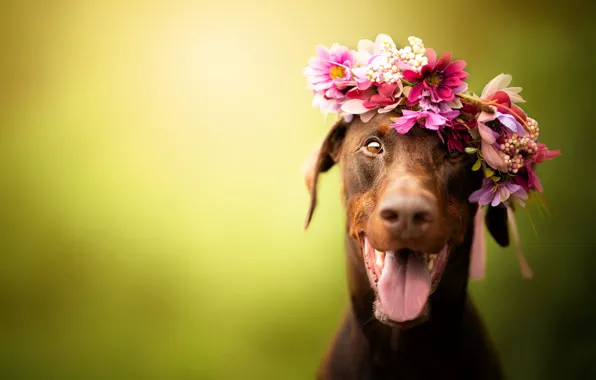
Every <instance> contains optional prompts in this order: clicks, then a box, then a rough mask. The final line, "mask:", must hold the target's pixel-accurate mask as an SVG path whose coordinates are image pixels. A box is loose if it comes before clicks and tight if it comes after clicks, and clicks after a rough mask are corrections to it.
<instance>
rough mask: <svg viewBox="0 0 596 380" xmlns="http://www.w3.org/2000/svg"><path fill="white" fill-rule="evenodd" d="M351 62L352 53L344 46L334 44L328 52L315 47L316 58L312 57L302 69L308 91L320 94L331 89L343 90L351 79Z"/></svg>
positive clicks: (322, 47) (352, 58)
mask: <svg viewBox="0 0 596 380" xmlns="http://www.w3.org/2000/svg"><path fill="white" fill-rule="evenodd" d="M353 61H354V57H353V52H352V51H351V50H350V49H348V48H347V47H346V46H342V45H338V44H334V45H332V46H331V48H329V50H327V48H326V47H324V46H321V45H319V46H317V56H316V57H312V58H311V59H310V61H309V62H308V67H307V68H306V69H304V75H306V77H307V78H308V84H309V87H310V89H312V90H313V91H314V92H316V93H321V92H323V91H326V90H328V89H330V88H333V87H335V88H338V89H342V88H344V87H345V86H346V84H347V83H346V82H348V81H349V80H350V79H351V76H352V73H351V68H352V62H353Z"/></svg>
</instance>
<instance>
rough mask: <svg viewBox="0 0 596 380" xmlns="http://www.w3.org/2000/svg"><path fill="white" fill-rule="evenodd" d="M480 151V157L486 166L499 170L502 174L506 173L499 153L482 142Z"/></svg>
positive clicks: (505, 166)
mask: <svg viewBox="0 0 596 380" xmlns="http://www.w3.org/2000/svg"><path fill="white" fill-rule="evenodd" d="M481 149H482V156H483V157H484V160H485V161H486V163H487V164H489V165H490V166H491V167H492V168H493V169H499V170H500V171H502V172H504V173H505V172H507V165H505V160H504V159H503V157H501V155H500V154H499V152H497V150H496V149H495V148H494V147H493V146H492V145H491V144H489V143H487V142H486V141H484V140H482V143H481Z"/></svg>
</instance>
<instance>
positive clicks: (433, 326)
mask: <svg viewBox="0 0 596 380" xmlns="http://www.w3.org/2000/svg"><path fill="white" fill-rule="evenodd" d="M393 116H396V115H395V114H379V115H377V116H375V117H374V118H373V119H372V120H371V121H369V122H368V123H363V122H361V121H360V120H359V119H357V118H356V119H355V120H354V121H353V122H352V123H346V122H343V121H340V122H338V123H336V124H335V125H334V126H333V128H332V129H331V131H330V132H329V134H328V136H327V137H326V138H325V140H324V141H323V142H322V144H321V147H320V149H319V151H318V154H317V155H316V159H315V158H314V157H315V156H314V155H313V156H312V157H311V161H310V162H311V165H310V166H309V165H307V167H311V168H312V169H311V170H308V169H307V170H306V173H305V174H306V177H307V184H308V185H309V187H310V192H311V205H310V210H309V213H308V217H307V221H306V225H307V226H308V224H309V222H310V219H311V217H312V213H313V211H314V208H315V205H316V196H317V193H316V189H317V179H318V175H319V173H321V172H325V171H327V170H329V169H330V168H331V167H332V166H333V165H334V164H335V163H337V162H340V163H341V166H342V178H343V189H342V193H343V199H344V205H345V208H346V211H347V226H346V233H347V234H346V256H347V257H346V262H347V273H348V286H349V294H350V301H351V302H350V305H349V307H348V310H347V313H346V316H345V318H344V320H343V322H342V324H341V326H340V328H339V330H338V332H337V334H336V337H335V339H334V340H333V342H332V344H331V346H330V348H329V350H328V352H327V354H326V356H325V358H324V360H323V362H322V364H321V367H320V369H319V372H318V376H317V377H318V379H333V380H352V379H354V380H365V379H366V380H382V379H406V380H409V379H433V380H438V379H457V380H462V379H502V378H503V375H502V370H501V366H500V363H499V360H498V357H497V355H496V352H495V351H494V349H493V346H492V343H491V342H490V340H489V338H488V337H487V334H486V331H485V328H484V326H483V324H482V322H481V320H480V318H479V317H478V315H477V313H476V311H475V309H474V306H473V305H472V303H471V301H470V299H469V298H468V295H467V284H468V269H469V264H470V247H471V244H472V239H473V234H474V215H475V214H476V211H477V205H476V204H471V203H469V202H468V197H469V195H470V194H471V193H472V191H474V190H475V189H478V188H479V187H480V182H481V180H482V178H481V175H482V174H481V173H480V172H474V171H472V170H471V166H472V165H473V162H474V159H473V158H472V157H470V156H469V155H467V154H457V152H456V154H450V153H449V152H447V149H446V147H445V145H444V144H443V143H442V142H441V140H440V139H439V137H438V135H437V133H436V132H434V131H429V130H424V129H422V128H413V129H412V130H411V131H410V132H409V133H408V134H407V135H400V134H398V133H396V132H395V131H394V130H392V129H391V128H390V127H389V124H390V117H393ZM307 162H308V161H307ZM486 220H487V224H488V228H489V231H490V232H491V233H492V235H493V237H495V239H496V240H497V242H498V243H499V244H501V245H507V244H508V243H509V238H508V231H507V225H506V222H507V216H506V212H505V209H504V208H503V209H500V208H489V211H488V214H487V219H486Z"/></svg>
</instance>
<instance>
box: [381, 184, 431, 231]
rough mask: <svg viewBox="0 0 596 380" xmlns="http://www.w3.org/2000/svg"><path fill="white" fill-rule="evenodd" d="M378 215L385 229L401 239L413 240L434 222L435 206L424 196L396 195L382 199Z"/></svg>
mask: <svg viewBox="0 0 596 380" xmlns="http://www.w3.org/2000/svg"><path fill="white" fill-rule="evenodd" d="M379 213H380V217H381V219H382V221H383V223H384V224H385V225H386V227H387V228H389V229H391V230H393V231H395V232H396V233H398V234H399V235H400V237H401V238H403V239H415V238H417V237H419V236H420V235H422V234H423V233H424V232H426V231H427V230H428V227H429V226H430V224H431V223H432V222H433V221H434V220H435V218H436V205H435V202H434V201H433V200H432V199H430V198H429V197H427V196H424V195H418V194H401V193H398V194H392V195H391V196H388V197H386V198H385V199H383V201H382V202H381V204H380V207H379Z"/></svg>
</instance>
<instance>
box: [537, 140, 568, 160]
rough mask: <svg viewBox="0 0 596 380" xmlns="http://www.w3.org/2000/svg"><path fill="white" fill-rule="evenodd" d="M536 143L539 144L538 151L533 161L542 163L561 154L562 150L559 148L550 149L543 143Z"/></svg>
mask: <svg viewBox="0 0 596 380" xmlns="http://www.w3.org/2000/svg"><path fill="white" fill-rule="evenodd" d="M536 145H537V146H538V152H537V153H536V155H535V156H534V157H533V161H534V162H535V163H537V164H541V163H543V162H544V161H546V160H552V159H553V158H555V157H559V156H560V155H561V151H560V150H558V149H557V150H548V148H547V147H546V145H544V144H542V143H537V144H536Z"/></svg>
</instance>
